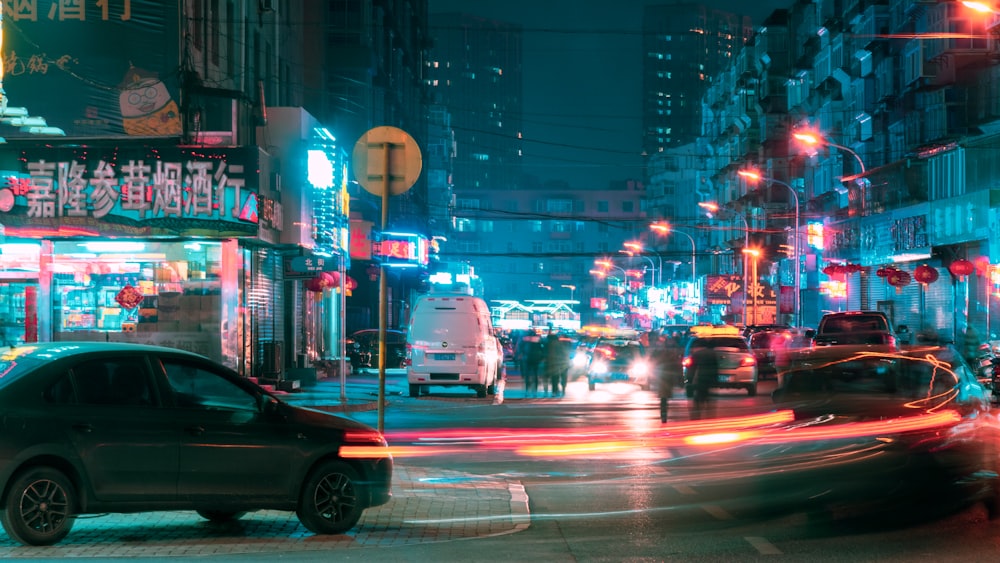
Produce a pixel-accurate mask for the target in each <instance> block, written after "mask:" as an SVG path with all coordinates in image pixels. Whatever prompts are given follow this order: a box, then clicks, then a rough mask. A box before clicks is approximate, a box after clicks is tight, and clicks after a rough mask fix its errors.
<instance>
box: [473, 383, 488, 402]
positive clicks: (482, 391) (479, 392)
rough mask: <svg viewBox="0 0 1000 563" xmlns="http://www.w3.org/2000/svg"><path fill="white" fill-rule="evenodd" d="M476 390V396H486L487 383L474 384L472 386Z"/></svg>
mask: <svg viewBox="0 0 1000 563" xmlns="http://www.w3.org/2000/svg"><path fill="white" fill-rule="evenodd" d="M472 388H473V389H475V390H476V396H477V397H479V398H480V399H482V398H484V397H486V386H485V385H474V386H473V387H472Z"/></svg>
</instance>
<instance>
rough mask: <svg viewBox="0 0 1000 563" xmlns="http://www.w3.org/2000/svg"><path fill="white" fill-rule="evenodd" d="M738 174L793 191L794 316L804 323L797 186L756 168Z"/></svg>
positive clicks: (797, 324) (798, 321) (751, 179)
mask: <svg viewBox="0 0 1000 563" xmlns="http://www.w3.org/2000/svg"><path fill="white" fill-rule="evenodd" d="M862 166H863V165H862ZM737 174H739V175H740V176H742V177H744V178H746V179H747V180H750V181H752V182H754V183H757V182H760V181H761V180H764V181H767V182H771V183H774V184H778V185H781V186H785V187H786V188H788V191H789V192H791V193H792V198H794V201H795V234H794V236H793V241H792V249H793V250H792V252H793V253H794V255H795V272H794V273H793V281H792V285H793V286H794V290H795V295H794V298H795V301H794V304H793V305H792V317H793V318H794V319H795V326H801V325H802V319H801V318H800V317H801V314H802V304H801V301H800V299H801V298H800V295H799V294H800V293H801V292H802V286H801V277H800V276H801V273H800V272H799V270H800V269H801V265H800V264H799V260H800V257H799V194H798V193H797V192H796V191H795V188H793V187H792V186H790V185H788V184H786V183H785V182H782V181H781V180H778V179H775V178H768V177H766V176H761V175H760V173H759V172H756V171H754V170H740V171H738V172H737ZM744 306H746V305H745V304H744Z"/></svg>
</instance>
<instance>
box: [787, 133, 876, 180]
mask: <svg viewBox="0 0 1000 563" xmlns="http://www.w3.org/2000/svg"><path fill="white" fill-rule="evenodd" d="M792 137H795V138H796V139H798V140H799V141H802V142H803V143H805V144H807V145H810V146H817V145H827V146H830V147H833V148H835V149H840V150H842V151H844V152H846V153H850V154H851V156H853V157H854V159H855V160H857V161H858V166H860V167H861V173H862V174H864V173H865V162H864V161H863V160H861V155H859V154H858V153H856V152H854V150H853V149H851V148H850V147H845V146H844V145H838V144H837V143H834V142H831V141H830V140H828V139H826V138H824V137H821V136H819V135H816V134H815V133H809V132H806V133H793V134H792Z"/></svg>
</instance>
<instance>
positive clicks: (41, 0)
mask: <svg viewBox="0 0 1000 563" xmlns="http://www.w3.org/2000/svg"><path fill="white" fill-rule="evenodd" d="M195 4H201V3H200V2H195ZM2 21H3V35H2V38H3V42H2V45H0V50H2V55H3V75H2V76H3V82H2V87H3V90H4V93H5V94H6V100H5V101H6V105H7V108H6V110H5V111H4V113H3V115H2V118H0V137H3V138H5V139H15V138H19V137H22V138H23V137H36V136H38V135H65V136H67V137H77V138H78V137H101V138H108V137H176V136H179V135H180V134H181V131H182V126H181V115H180V110H179V106H178V100H179V95H180V92H179V89H178V87H179V78H180V76H181V74H182V73H181V72H178V70H179V69H180V68H181V65H180V61H181V57H180V42H179V40H178V38H179V37H180V33H179V21H180V7H179V3H178V2H163V1H161V0H78V1H73V2H68V1H65V0H25V1H23V2H10V1H5V2H3V20H2ZM190 40H191V41H196V42H198V41H200V42H202V43H204V42H205V41H206V37H205V36H204V35H203V34H198V33H196V34H195V35H194V36H192V37H191V38H190Z"/></svg>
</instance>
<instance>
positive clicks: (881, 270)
mask: <svg viewBox="0 0 1000 563" xmlns="http://www.w3.org/2000/svg"><path fill="white" fill-rule="evenodd" d="M875 275H876V276H878V277H880V278H884V277H886V276H888V275H889V268H879V269H877V270H875Z"/></svg>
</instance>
